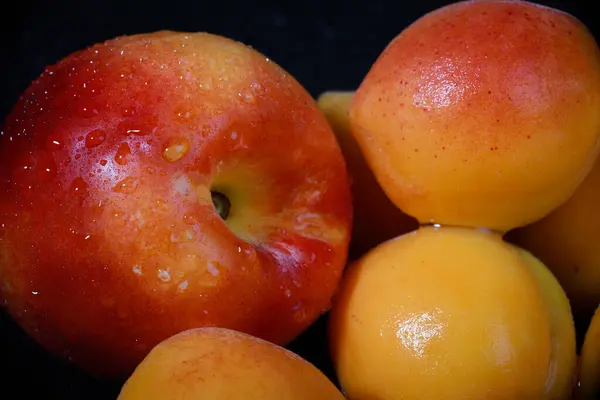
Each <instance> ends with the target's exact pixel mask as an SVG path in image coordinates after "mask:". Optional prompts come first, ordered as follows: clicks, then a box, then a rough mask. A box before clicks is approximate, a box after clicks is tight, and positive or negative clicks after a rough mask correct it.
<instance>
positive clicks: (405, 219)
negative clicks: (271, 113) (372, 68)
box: [317, 91, 419, 259]
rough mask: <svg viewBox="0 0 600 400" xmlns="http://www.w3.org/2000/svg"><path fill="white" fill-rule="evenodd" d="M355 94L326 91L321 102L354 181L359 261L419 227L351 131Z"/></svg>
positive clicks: (353, 245) (354, 248) (354, 249)
mask: <svg viewBox="0 0 600 400" xmlns="http://www.w3.org/2000/svg"><path fill="white" fill-rule="evenodd" d="M353 94H354V92H351V91H349V92H341V91H340V92H334V91H330V92H325V93H323V94H321V96H319V98H318V100H317V102H318V105H319V107H320V108H321V111H322V112H323V114H324V115H325V117H326V118H327V120H328V121H329V124H330V125H331V127H332V128H333V131H334V133H335V136H336V138H337V141H338V143H339V145H340V148H341V149H342V153H343V155H344V158H345V159H346V166H347V168H348V173H349V175H350V176H351V178H352V200H353V204H354V225H353V230H352V240H351V242H350V258H351V259H356V258H358V257H359V256H361V255H363V254H364V253H365V252H367V251H368V250H370V249H371V248H373V247H375V246H377V245H378V244H379V243H381V242H383V241H385V240H388V239H391V238H393V237H396V236H398V235H401V234H404V233H408V232H410V231H413V230H415V229H417V228H418V226H419V225H418V222H417V221H416V220H415V219H414V218H413V217H409V216H408V215H406V214H404V213H403V212H402V211H400V209H398V207H396V206H395V205H394V203H392V202H391V200H390V199H389V198H388V197H387V196H386V194H385V193H384V192H383V190H382V189H381V186H379V183H377V180H376V179H375V176H374V175H373V172H372V171H371V169H370V168H369V166H368V165H367V163H366V161H365V158H364V156H363V154H362V151H361V150H360V147H359V146H358V143H356V139H355V138H354V137H353V136H352V133H351V131H350V123H349V120H348V110H349V107H350V102H351V101H352V95H353Z"/></svg>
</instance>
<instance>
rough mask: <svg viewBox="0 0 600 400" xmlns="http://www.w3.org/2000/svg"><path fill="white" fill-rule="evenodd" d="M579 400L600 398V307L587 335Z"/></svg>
mask: <svg viewBox="0 0 600 400" xmlns="http://www.w3.org/2000/svg"><path fill="white" fill-rule="evenodd" d="M575 393H576V396H575V398H576V399H577V400H592V399H597V398H599V397H600V307H598V308H596V312H595V313H594V315H593V316H592V319H591V321H590V324H589V326H588V328H587V331H586V333H585V338H584V341H583V346H582V348H581V355H580V357H579V366H578V384H577V390H576V391H575Z"/></svg>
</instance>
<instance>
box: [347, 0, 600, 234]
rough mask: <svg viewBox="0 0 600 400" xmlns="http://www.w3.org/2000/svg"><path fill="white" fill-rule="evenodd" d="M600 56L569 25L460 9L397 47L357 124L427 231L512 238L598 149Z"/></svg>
mask: <svg viewBox="0 0 600 400" xmlns="http://www.w3.org/2000/svg"><path fill="white" fill-rule="evenodd" d="M599 110H600V49H599V48H598V45H597V44H596V42H595V40H594V37H593V35H591V34H590V32H589V31H588V30H587V29H586V27H585V26H584V25H583V24H582V23H581V22H580V21H578V20H577V19H576V18H574V17H573V16H570V15H568V14H566V13H563V12H560V11H558V10H555V9H552V8H549V7H542V6H540V5H538V4H534V3H531V2H527V1H514V0H513V1H511V0H508V1H507V0H479V1H460V2H455V3H453V4H450V5H448V6H446V7H442V8H440V9H438V10H435V11H433V12H431V13H429V14H427V15H425V16H423V17H422V18H420V19H419V20H417V21H415V22H414V23H413V24H411V25H410V26H409V27H408V28H406V29H405V30H404V31H403V32H402V33H400V34H399V35H398V36H397V37H396V38H395V39H394V40H392V41H391V42H390V44H389V45H388V46H387V48H386V49H385V50H384V51H383V52H382V54H381V56H380V57H379V58H378V59H377V61H376V62H375V63H374V65H373V67H372V68H371V70H370V71H369V73H368V74H367V76H366V77H365V79H364V80H363V81H362V83H361V84H360V86H359V88H358V89H357V91H356V94H355V96H354V98H353V100H352V106H351V109H350V123H351V124H352V130H353V132H354V133H355V136H356V138H357V140H358V143H359V144H360V146H361V148H362V149H363V151H364V154H365V158H366V160H367V162H368V163H369V165H371V167H372V169H373V172H374V174H375V175H376V176H377V179H378V181H379V183H380V184H381V186H382V188H383V190H384V191H385V192H386V193H387V194H388V195H389V197H390V199H391V200H392V201H394V203H395V204H396V205H398V207H400V208H401V209H402V210H403V211H404V212H406V213H407V214H409V215H412V216H414V217H415V218H417V219H418V220H419V221H420V222H425V223H430V222H435V223H440V224H442V225H459V226H468V227H485V228H490V229H495V230H502V231H506V230H508V229H512V228H515V227H517V226H523V225H526V224H528V223H531V222H533V221H535V220H538V219H540V218H542V217H543V216H545V215H547V214H548V213H550V212H551V211H552V210H553V209H554V208H556V207H558V206H559V205H560V204H562V203H563V202H565V201H566V200H567V199H568V198H569V196H571V195H572V194H573V192H574V191H575V189H576V187H577V186H578V185H579V184H580V183H581V182H582V180H583V179H584V178H585V175H586V174H587V173H588V172H589V170H590V168H591V167H592V165H593V163H594V159H595V158H596V155H597V154H598V150H600V147H599V146H598V145H599V144H600V141H599V139H600V111H599Z"/></svg>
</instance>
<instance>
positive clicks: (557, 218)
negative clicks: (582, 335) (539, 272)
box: [506, 160, 600, 323]
mask: <svg viewBox="0 0 600 400" xmlns="http://www.w3.org/2000/svg"><path fill="white" fill-rule="evenodd" d="M599 205H600V160H599V161H597V162H596V164H595V165H594V167H593V168H592V171H591V172H590V173H589V174H588V176H587V177H586V179H585V180H584V181H583V183H582V184H581V185H579V187H578V188H577V190H576V191H575V193H574V194H573V196H571V198H569V200H568V201H567V202H566V203H565V204H563V205H562V206H560V207H559V208H557V209H556V210H554V211H553V212H552V213H550V214H549V215H547V216H546V217H544V218H542V219H541V220H539V221H537V222H534V223H533V224H530V225H527V226H524V227H522V228H519V229H515V230H513V231H510V232H508V234H507V236H506V238H507V240H509V241H510V242H512V243H515V244H517V245H518V246H521V247H523V248H525V249H527V250H529V251H530V252H531V253H533V254H534V255H535V256H536V257H537V258H539V259H540V260H541V261H542V262H543V263H544V264H545V265H547V266H548V268H549V269H550V270H551V271H552V272H553V273H554V275H555V276H556V278H557V279H558V281H559V282H560V284H561V286H562V287H563V288H564V290H565V292H566V293H567V296H568V297H569V300H570V302H571V307H572V308H573V313H574V314H575V316H576V319H577V320H579V319H581V320H583V321H586V323H587V321H589V319H590V318H591V317H592V315H593V314H594V311H595V310H596V308H597V307H598V304H600V251H598V243H600V209H599V208H598V206H599Z"/></svg>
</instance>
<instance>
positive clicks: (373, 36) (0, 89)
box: [0, 0, 600, 400]
mask: <svg viewBox="0 0 600 400" xmlns="http://www.w3.org/2000/svg"><path fill="white" fill-rule="evenodd" d="M594 2H595V1H594V0H571V1H567V0H564V1H558V0H557V1H538V3H541V4H544V5H549V6H553V7H556V8H559V9H561V10H564V11H566V12H569V13H571V14H573V15H575V16H576V17H578V18H579V19H580V20H582V21H583V22H584V23H585V24H586V25H587V26H588V27H589V28H590V29H591V30H592V32H593V33H594V34H595V35H596V38H600V32H599V28H600V26H599V25H598V24H599V23H600V19H599V18H598V14H597V13H596V12H595V10H594V5H593V3H594ZM449 3H451V1H441V0H438V1H434V0H430V1H428V0H418V1H413V0H410V1H402V0H394V1H388V2H386V1H379V0H363V1H328V0H322V1H316V0H310V1H304V2H302V1H301V0H296V1H287V2H285V1H284V0H282V1H281V2H278V1H267V0H257V1H252V0H247V1H239V2H235V1H231V0H230V1H223V0H210V1H207V0H193V1H185V0H176V1H163V2H158V1H151V0H146V1H117V0H106V1H97V2H88V1H75V0H54V1H48V0H45V1H27V0H25V1H21V2H19V1H18V0H17V2H11V7H16V8H15V9H12V10H8V9H7V8H6V5H4V6H3V7H2V9H0V20H1V21H0V22H1V24H2V25H0V26H2V28H1V29H2V31H0V32H1V33H0V49H1V50H2V52H1V53H0V121H3V120H4V117H5V116H6V114H7V113H8V112H9V111H10V108H11V107H12V106H13V104H14V103H15V101H16V100H17V97H18V96H19V94H20V93H21V92H22V91H23V90H25V89H26V87H27V86H28V84H29V83H30V82H31V80H33V79H35V78H36V77H37V76H38V75H39V74H40V73H41V72H42V70H43V68H44V67H45V66H46V65H48V64H52V63H55V62H56V61H58V60H59V59H60V58H62V57H64V56H66V55H67V54H69V53H71V52H73V51H75V50H79V49H82V48H84V47H87V46H89V45H91V44H93V43H95V42H100V41H104V40H107V39H110V38H112V37H115V36H118V35H124V34H134V33H142V32H151V31H156V30H162V29H171V30H183V31H208V32H212V33H217V34H221V35H224V36H228V37H230V38H233V39H236V40H240V41H242V42H244V43H246V44H249V45H251V46H252V47H254V48H255V49H257V50H258V51H260V52H262V53H264V54H265V55H266V56H268V57H269V58H271V59H272V60H274V61H276V62H277V63H278V64H280V65H281V66H282V67H284V68H285V69H286V70H287V71H288V72H290V73H291V74H292V75H293V76H294V77H295V78H296V79H297V80H298V81H300V83H302V84H303V85H304V86H305V87H306V88H307V89H308V91H309V92H310V93H311V94H312V95H313V96H317V95H319V94H320V93H321V92H323V91H325V90H329V89H355V88H356V87H357V86H358V85H359V83H360V81H361V79H362V78H363V77H364V75H365V74H366V73H367V71H368V69H369V67H370V65H371V64H372V63H373V61H374V60H375V58H376V57H377V56H378V55H379V54H380V52H381V51H382V50H383V48H384V47H385V46H386V44H387V43H388V42H389V41H390V40H391V39H392V38H393V37H394V36H396V35H397V34H398V33H399V32H400V31H401V30H402V29H403V28H404V27H406V26H407V25H408V24H410V23H411V22H413V21H414V20H415V19H417V18H418V17H420V16H421V15H423V14H424V13H426V12H429V11H431V10H433V9H435V8H437V7H440V6H443V5H445V4H449ZM580 328H581V330H582V329H585V327H584V326H582V327H580ZM580 333H581V332H580ZM323 339H324V323H323V320H321V321H319V322H318V323H317V324H315V325H314V326H313V327H311V328H310V329H309V331H308V332H306V333H305V334H304V335H303V336H302V337H301V338H300V339H299V340H298V341H296V342H295V343H293V344H292V345H290V348H291V349H292V350H294V351H296V352H298V353H299V354H300V355H302V356H304V357H305V358H307V359H308V360H310V361H312V362H313V363H315V365H317V366H318V367H319V368H321V369H322V370H323V371H324V372H325V373H327V374H328V375H329V376H330V377H331V378H332V379H333V374H332V369H331V365H330V364H329V362H328V359H327V348H326V344H325V343H324V340H323ZM0 371H2V372H0V398H2V399H7V400H8V399H21V398H30V397H32V398H33V397H34V396H36V395H37V396H39V397H38V398H43V399H65V400H69V399H115V398H116V396H117V394H118V391H119V388H120V385H121V382H114V383H109V382H98V381H95V380H93V379H91V378H89V377H88V376H86V375H85V374H84V373H82V372H80V371H78V370H76V369H75V368H74V367H72V366H70V365H67V364H65V363H63V362H61V361H59V360H56V359H54V358H53V357H51V356H49V355H47V354H46V353H45V352H44V351H43V350H41V349H40V348H39V347H38V346H37V345H36V344H34V343H32V341H31V340H29V339H28V338H27V337H26V336H25V335H24V334H23V333H22V332H21V331H20V329H19V328H18V327H17V326H16V325H15V324H14V323H13V322H12V321H11V320H10V318H9V317H8V316H6V315H5V314H3V313H1V312H0ZM11 393H12V394H11Z"/></svg>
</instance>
